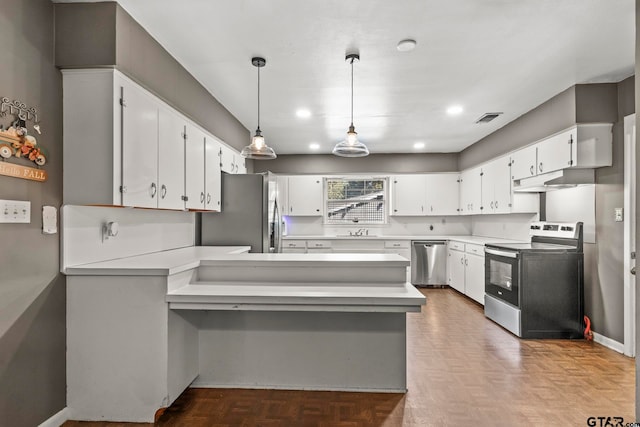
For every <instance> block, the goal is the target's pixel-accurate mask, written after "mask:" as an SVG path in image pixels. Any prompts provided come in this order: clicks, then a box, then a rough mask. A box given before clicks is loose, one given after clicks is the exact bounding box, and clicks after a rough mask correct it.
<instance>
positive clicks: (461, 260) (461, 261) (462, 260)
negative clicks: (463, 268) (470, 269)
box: [460, 257, 464, 265]
mask: <svg viewBox="0 0 640 427" xmlns="http://www.w3.org/2000/svg"><path fill="white" fill-rule="evenodd" d="M460 264H462V265H464V257H462V258H460Z"/></svg>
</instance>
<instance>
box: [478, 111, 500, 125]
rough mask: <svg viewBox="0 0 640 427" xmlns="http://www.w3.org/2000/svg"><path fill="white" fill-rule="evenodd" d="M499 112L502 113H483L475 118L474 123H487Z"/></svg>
mask: <svg viewBox="0 0 640 427" xmlns="http://www.w3.org/2000/svg"><path fill="white" fill-rule="evenodd" d="M500 114H502V113H484V114H483V115H482V116H480V118H479V119H478V120H476V123H489V122H490V121H491V120H493V119H495V118H496V117H498V116H499V115H500Z"/></svg>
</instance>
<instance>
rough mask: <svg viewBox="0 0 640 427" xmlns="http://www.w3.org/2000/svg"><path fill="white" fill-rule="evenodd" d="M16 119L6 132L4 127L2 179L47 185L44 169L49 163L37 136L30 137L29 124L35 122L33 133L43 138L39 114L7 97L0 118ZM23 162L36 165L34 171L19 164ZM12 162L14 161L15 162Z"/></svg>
mask: <svg viewBox="0 0 640 427" xmlns="http://www.w3.org/2000/svg"><path fill="white" fill-rule="evenodd" d="M7 114H9V115H12V116H13V117H14V120H13V121H12V122H11V123H10V124H9V126H8V127H7V128H6V129H5V126H4V125H0V175H5V176H11V177H14V178H21V179H28V180H32V181H40V182H42V181H46V180H47V172H46V171H45V170H44V169H42V166H44V164H45V163H46V162H47V154H46V152H45V150H44V149H43V148H42V147H40V146H38V142H37V140H36V138H35V136H33V135H29V132H28V130H27V121H30V122H33V123H32V127H33V129H34V130H35V131H36V132H37V133H38V135H40V134H41V133H42V132H41V130H40V121H39V120H38V112H37V111H36V109H35V108H33V107H27V105H26V104H25V103H24V102H21V101H18V100H13V101H9V98H6V97H3V98H2V99H0V117H5V116H7ZM15 159H20V160H18V161H21V162H23V163H25V161H26V163H27V164H29V162H33V163H34V164H35V166H36V167H35V168H34V167H29V166H25V165H21V164H18V163H16V162H15ZM9 160H14V161H13V162H11V161H9Z"/></svg>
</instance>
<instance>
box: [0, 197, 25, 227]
mask: <svg viewBox="0 0 640 427" xmlns="http://www.w3.org/2000/svg"><path fill="white" fill-rule="evenodd" d="M2 222H5V223H9V222H10V223H24V224H29V223H30V222H31V202H29V201H24V200H0V223H2Z"/></svg>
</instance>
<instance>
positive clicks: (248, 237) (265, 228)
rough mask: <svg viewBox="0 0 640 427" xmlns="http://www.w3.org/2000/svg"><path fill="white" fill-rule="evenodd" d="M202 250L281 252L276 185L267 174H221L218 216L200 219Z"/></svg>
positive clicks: (273, 178)
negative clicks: (228, 248) (233, 248)
mask: <svg viewBox="0 0 640 427" xmlns="http://www.w3.org/2000/svg"><path fill="white" fill-rule="evenodd" d="M200 225H201V240H200V242H201V244H202V245H203V246H238V245H240V246H246V245H249V246H251V252H264V253H267V252H281V251H282V236H281V225H282V218H281V216H280V211H279V209H278V185H277V182H276V176H275V175H274V174H272V173H270V172H266V173H258V174H238V175H231V174H226V173H223V174H222V212H207V213H203V214H202V218H201V224H200Z"/></svg>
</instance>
